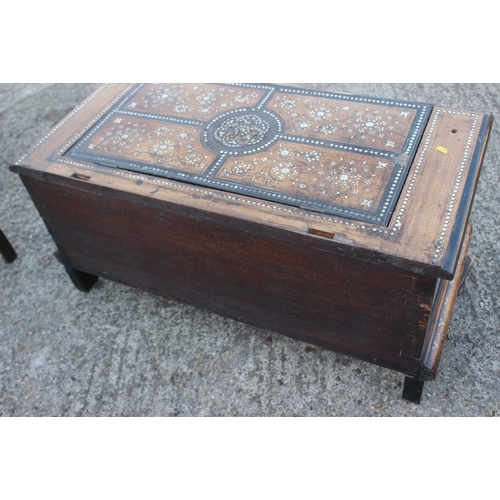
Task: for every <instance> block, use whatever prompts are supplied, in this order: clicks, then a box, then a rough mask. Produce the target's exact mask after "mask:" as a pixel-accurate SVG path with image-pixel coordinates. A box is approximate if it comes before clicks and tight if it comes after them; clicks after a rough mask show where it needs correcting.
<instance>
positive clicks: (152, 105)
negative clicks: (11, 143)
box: [64, 84, 432, 226]
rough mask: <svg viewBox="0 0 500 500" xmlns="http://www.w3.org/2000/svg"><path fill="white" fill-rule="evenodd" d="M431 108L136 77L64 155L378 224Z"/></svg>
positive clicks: (388, 213)
mask: <svg viewBox="0 0 500 500" xmlns="http://www.w3.org/2000/svg"><path fill="white" fill-rule="evenodd" d="M431 111H432V106H431V105H429V104H423V103H418V102H407V101H399V100H390V99H378V98H370V97H362V96H355V95H348V94H336V93H331V92H318V91H312V90H303V89H297V88H291V87H281V86H274V85H257V84H141V85H137V86H134V87H133V88H132V89H131V90H130V91H129V92H127V93H126V95H125V96H124V98H123V99H121V100H120V101H119V103H118V104H117V105H116V106H115V107H113V108H112V109H110V111H109V112H108V113H107V114H105V115H104V116H103V117H102V118H101V119H100V120H99V121H98V122H97V123H96V124H95V125H94V126H93V127H92V128H91V129H90V130H88V132H87V133H86V134H84V135H83V136H82V137H81V138H80V139H79V140H78V141H77V142H76V143H75V144H74V145H73V146H72V147H71V148H69V149H68V150H67V151H66V152H65V154H64V156H66V157H69V158H74V159H79V160H85V161H88V162H92V163H97V164H99V165H101V166H105V167H110V168H120V169H125V170H130V171H135V172H142V173H146V174H150V175H154V176H157V177H164V178H169V179H174V180H182V181H184V182H188V183H192V184H197V185H201V186H207V187H212V188H216V189H220V190H223V191H228V192H232V193H241V194H245V195H248V196H252V197H256V198H260V199H263V200H271V201H276V202H280V203H282V204H286V205H291V206H296V207H299V208H302V209H308V210H313V211H316V212H322V213H325V214H332V215H338V216H342V217H345V218H349V219H354V220H357V221H360V222H368V223H372V224H377V225H382V226H385V225H387V224H388V222H389V220H390V217H391V215H392V212H393V210H394V207H395V205H396V203H397V201H398V198H399V196H400V193H401V189H402V187H403V184H404V182H405V180H406V177H407V174H408V170H409V168H410V165H411V163H412V161H413V158H414V156H415V153H416V150H417V148H418V146H419V143H420V139H421V137H422V134H423V131H424V129H425V126H426V125H427V121H428V119H429V116H430V113H431Z"/></svg>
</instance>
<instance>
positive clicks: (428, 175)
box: [11, 84, 492, 401]
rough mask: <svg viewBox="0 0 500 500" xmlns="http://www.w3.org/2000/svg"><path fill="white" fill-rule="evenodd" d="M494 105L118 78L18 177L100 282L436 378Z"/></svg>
mask: <svg viewBox="0 0 500 500" xmlns="http://www.w3.org/2000/svg"><path fill="white" fill-rule="evenodd" d="M491 122H492V117H491V116H489V115H485V114H483V113H476V112H470V111H458V110H450V109H443V108H440V107H437V106H432V105H429V104H424V103H419V102H407V101H399V100H394V99H383V98H373V97H363V96H355V95H349V94H335V93H329V92H318V91H311V90H303V89H297V88H291V87H281V86H273V85H264V84H259V85H257V84H143V85H132V84H130V85H129V84H113V85H103V86H101V87H100V88H99V89H98V90H97V91H96V92H94V93H93V94H92V95H91V96H89V97H88V98H87V99H86V101H84V102H83V103H82V104H81V105H80V106H78V107H77V108H75V109H74V110H73V111H72V112H71V113H70V114H69V115H68V116H66V117H65V118H64V119H63V120H62V121H61V122H60V123H59V124H57V125H56V126H55V127H54V128H53V129H52V130H51V131H50V132H49V134H48V135H47V136H46V137H44V138H42V139H41V140H40V141H39V142H38V143H36V144H35V145H34V146H33V147H32V148H31V149H30V150H29V151H28V152H27V153H26V154H24V155H23V156H22V157H21V158H20V159H19V160H18V161H17V162H16V164H15V165H13V166H12V167H11V170H13V171H14V172H17V173H18V174H19V175H20V176H21V178H22V180H23V182H24V185H25V186H26V188H27V190H28V192H29V194H30V196H31V198H32V199H33V201H34V203H35V205H36V207H37V209H38V211H39V212H40V215H41V216H42V218H43V220H44V222H45V224H46V225H47V228H48V230H49V232H50V234H51V235H52V237H53V239H54V241H55V243H56V245H57V247H58V249H59V250H58V252H57V256H58V258H59V260H60V262H61V263H62V264H63V265H64V266H65V268H66V270H67V272H68V274H69V275H70V277H71V279H72V281H73V283H74V284H75V285H76V286H77V287H78V288H79V289H81V290H89V289H90V288H91V286H92V285H93V283H94V282H95V280H96V279H97V277H103V278H107V279H111V280H115V281H118V282H121V283H124V284H127V285H130V286H135V287H138V288H141V289H144V290H147V291H149V292H153V293H156V294H159V295H162V296H165V297H168V298H171V299H175V300H178V301H183V302H186V303H189V304H191V305H194V306H197V307H200V308H205V309H208V310H210V311H213V312H216V313H219V314H222V315H226V316H229V317H231V318H234V319H237V320H240V321H243V322H246V323H249V324H252V325H255V326H257V327H260V328H265V329H269V330H273V331H276V332H280V333H282V334H284V335H288V336H290V337H293V338H295V339H298V340H302V341H307V342H309V343H313V344H316V345H318V346H322V347H324V348H326V349H331V350H334V351H337V352H340V353H343V354H347V355H350V356H353V357H356V358H359V359H362V360H365V361H367V362H370V363H375V364H377V365H381V366H384V367H387V368H389V369H392V370H396V371H399V372H401V373H403V374H405V375H406V382H405V388H404V392H403V397H405V398H406V399H409V400H412V401H419V400H420V395H421V392H422V388H423V383H424V381H427V380H431V379H433V378H434V377H435V375H436V372H437V369H438V364H439V359H440V355H441V352H442V349H443V344H444V340H445V337H446V332H447V328H448V323H449V321H450V317H451V314H452V310H453V305H454V301H455V298H456V295H457V293H458V289H459V287H460V285H461V282H462V281H463V279H464V277H465V275H466V272H467V270H468V268H469V266H470V259H468V257H467V248H468V243H469V239H470V236H471V229H470V226H469V223H468V218H469V213H470V210H471V205H472V201H473V197H474V192H475V188H476V183H477V180H478V176H479V171H480V167H481V164H482V160H483V156H484V153H485V148H486V143H487V138H488V135H489V132H490V128H491Z"/></svg>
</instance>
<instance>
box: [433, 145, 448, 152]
mask: <svg viewBox="0 0 500 500" xmlns="http://www.w3.org/2000/svg"><path fill="white" fill-rule="evenodd" d="M436 149H437V150H438V151H441V153H444V154H446V153H447V152H448V150H447V149H446V148H444V147H443V146H438V147H437V148H436Z"/></svg>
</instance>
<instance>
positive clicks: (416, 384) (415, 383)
mask: <svg viewBox="0 0 500 500" xmlns="http://www.w3.org/2000/svg"><path fill="white" fill-rule="evenodd" d="M423 390H424V382H422V381H420V380H417V379H414V378H412V377H405V385H404V387H403V399H406V401H410V402H411V403H416V404H420V398H421V397H422V392H423Z"/></svg>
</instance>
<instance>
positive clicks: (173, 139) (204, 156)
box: [81, 115, 216, 173]
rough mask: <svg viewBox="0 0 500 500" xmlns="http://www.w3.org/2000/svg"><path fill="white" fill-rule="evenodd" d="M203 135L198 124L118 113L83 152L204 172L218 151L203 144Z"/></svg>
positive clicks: (89, 142)
mask: <svg viewBox="0 0 500 500" xmlns="http://www.w3.org/2000/svg"><path fill="white" fill-rule="evenodd" d="M199 135H200V131H199V128H198V127H191V126H187V125H178V124H173V123H169V124H166V123H164V122H160V121H156V120H147V121H145V120H142V119H138V118H135V117H130V116H127V115H115V117H114V118H113V119H112V120H109V121H108V122H107V123H105V124H104V125H103V126H102V128H101V129H100V130H99V131H98V132H96V133H95V134H93V136H92V137H91V138H90V139H89V140H88V141H87V142H86V143H85V146H84V147H82V149H81V154H82V155H87V157H89V158H92V157H93V156H94V155H96V156H102V157H109V159H111V160H112V159H113V158H117V159H126V160H130V161H134V162H139V163H143V164H150V165H154V166H162V167H170V168H174V169H180V170H186V171H190V172H200V173H201V172H203V171H204V170H206V169H207V167H208V166H209V165H210V164H211V163H212V162H213V161H214V160H215V157H216V155H215V154H214V153H211V152H209V151H207V150H206V149H205V148H204V147H203V146H202V145H201V143H200V140H199ZM89 155H92V156H89Z"/></svg>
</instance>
